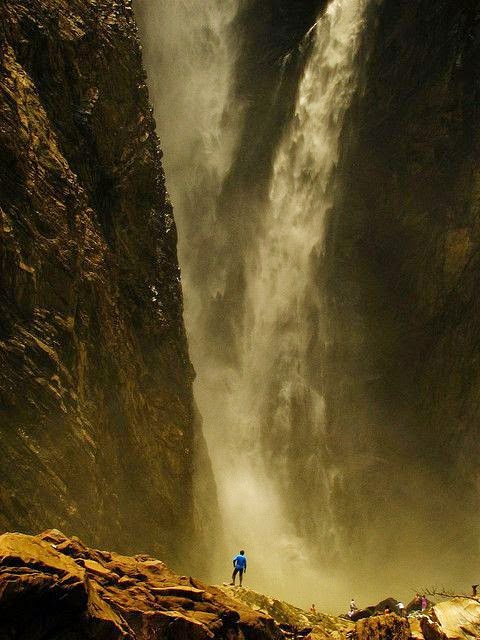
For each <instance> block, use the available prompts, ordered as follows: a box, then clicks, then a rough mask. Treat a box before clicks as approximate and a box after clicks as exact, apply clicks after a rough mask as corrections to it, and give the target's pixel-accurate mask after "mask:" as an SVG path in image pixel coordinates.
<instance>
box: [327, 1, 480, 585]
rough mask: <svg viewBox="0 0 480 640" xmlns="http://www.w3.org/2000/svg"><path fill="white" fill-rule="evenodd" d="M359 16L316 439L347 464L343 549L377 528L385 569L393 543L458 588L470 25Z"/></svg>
mask: <svg viewBox="0 0 480 640" xmlns="http://www.w3.org/2000/svg"><path fill="white" fill-rule="evenodd" d="M371 13H372V16H373V19H374V21H376V30H375V33H374V34H373V32H372V34H371V37H370V42H366V43H365V48H366V50H368V52H369V54H368V56H367V55H366V56H365V60H366V64H365V67H364V71H363V85H362V89H361V92H359V95H358V96H357V99H356V101H355V102H354V104H353V106H352V109H351V110H350V114H349V119H348V122H349V126H348V129H347V130H346V131H345V132H344V141H345V147H344V153H343V160H342V166H341V177H342V186H341V189H340V193H339V194H338V197H337V202H336V206H335V210H334V212H333V213H332V215H331V218H330V228H329V234H328V238H327V247H328V258H327V265H326V266H327V289H328V303H327V306H328V308H329V309H330V312H331V322H330V329H329V340H330V343H329V347H328V353H327V358H328V366H327V374H326V380H327V386H328V391H327V395H328V411H329V423H330V428H331V430H332V436H333V437H334V438H335V448H336V454H337V455H339V456H342V458H343V459H347V460H349V461H350V470H349V471H348V473H347V475H346V476H345V478H344V484H343V486H341V485H340V484H339V485H338V486H337V490H338V504H337V506H338V507H339V513H341V512H343V513H344V514H347V515H346V517H345V516H343V515H342V518H343V519H344V522H346V523H348V524H347V526H348V527H349V528H350V530H349V531H348V533H347V536H348V539H349V540H350V542H352V539H354V540H355V541H356V543H357V544H363V545H366V546H368V547H369V548H371V549H372V548H373V547H375V545H376V544H377V542H379V541H378V538H377V537H376V536H375V534H374V535H373V538H372V537H369V535H367V538H370V539H369V540H365V539H364V540H363V541H362V542H360V539H361V538H362V536H363V533H361V532H362V531H371V532H375V531H378V530H379V528H380V529H381V530H382V542H381V548H382V549H383V551H384V553H385V554H386V555H387V556H388V557H389V558H395V557H396V554H397V551H398V552H400V550H398V541H399V535H398V531H401V532H402V536H401V537H402V540H403V549H402V552H403V553H406V554H412V555H411V557H412V558H413V557H416V556H417V554H419V553H422V554H423V555H422V558H423V562H424V566H425V568H426V570H427V571H430V575H431V576H433V575H440V574H439V569H440V567H439V564H438V563H439V560H438V558H437V557H436V550H438V549H442V564H443V566H444V568H445V567H447V566H448V568H449V569H451V570H452V573H451V576H452V578H453V579H455V578H454V577H453V576H456V575H459V574H460V571H461V569H460V567H461V566H463V567H464V570H465V572H468V566H466V565H465V560H464V558H467V557H468V556H469V553H474V554H476V553H477V552H478V547H477V542H476V536H477V526H478V518H477V515H476V514H477V513H478V493H477V489H476V487H475V485H476V483H477V482H478V438H477V437H476V436H474V434H476V432H477V429H476V428H475V427H476V425H477V424H478V411H477V407H478V401H479V394H478V388H479V376H480V366H479V362H480V361H479V358H478V342H479V338H480V323H479V321H478V286H479V284H480V281H479V279H480V264H479V261H478V251H477V247H478V242H479V239H480V237H479V226H478V207H479V198H478V185H479V182H478V180H479V173H478V153H479V148H480V147H479V134H478V132H479V123H480V112H479V106H478V105H479V100H478V98H479V95H478V91H479V80H480V77H479V71H478V64H477V60H478V52H479V46H480V34H479V19H480V14H479V9H478V3H473V2H467V1H465V2H458V3H453V4H452V3H449V2H436V3H435V7H433V6H432V3H429V2H426V1H423V0H418V1H416V2H409V3H397V2H394V1H389V0H386V1H385V2H383V3H379V4H377V3H372V5H371ZM352 463H355V464H352ZM355 465H356V468H355ZM343 492H346V494H344V496H346V497H345V498H344V499H342V498H341V497H340V496H341V495H342V493H343ZM347 496H348V497H347ZM452 522H454V523H455V530H456V534H455V539H453V537H452V532H451V526H452ZM352 523H355V526H354V527H353V529H352V527H351V525H352ZM370 545H371V546H370ZM354 546H355V544H354ZM427 549H428V550H427ZM430 549H433V552H432V553H431V552H430ZM467 550H468V551H467ZM375 552H376V553H378V548H377V549H376V551H375ZM393 562H395V560H393ZM468 562H469V561H467V563H468ZM431 579H433V578H431Z"/></svg>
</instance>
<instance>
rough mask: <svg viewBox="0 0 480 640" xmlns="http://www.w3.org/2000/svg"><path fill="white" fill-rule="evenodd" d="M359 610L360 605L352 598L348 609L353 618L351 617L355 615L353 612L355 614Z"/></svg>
mask: <svg viewBox="0 0 480 640" xmlns="http://www.w3.org/2000/svg"><path fill="white" fill-rule="evenodd" d="M357 611H358V607H357V605H356V602H355V600H354V599H353V598H352V599H351V600H350V607H349V609H348V615H349V617H350V618H351V617H352V616H353V614H354V613H357Z"/></svg>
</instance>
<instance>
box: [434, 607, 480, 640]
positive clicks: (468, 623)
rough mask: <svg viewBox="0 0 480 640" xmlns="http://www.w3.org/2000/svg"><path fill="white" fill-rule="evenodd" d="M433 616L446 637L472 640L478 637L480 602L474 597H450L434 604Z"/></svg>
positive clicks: (479, 630)
mask: <svg viewBox="0 0 480 640" xmlns="http://www.w3.org/2000/svg"><path fill="white" fill-rule="evenodd" d="M433 612H434V616H435V618H436V620H438V623H439V624H440V625H441V628H442V631H443V632H444V633H445V637H446V638H461V639H462V640H463V639H464V638H465V640H472V638H478V637H480V602H479V601H478V600H477V599H475V598H452V599H451V600H445V601H444V602H440V603H439V604H436V605H435V606H434V608H433Z"/></svg>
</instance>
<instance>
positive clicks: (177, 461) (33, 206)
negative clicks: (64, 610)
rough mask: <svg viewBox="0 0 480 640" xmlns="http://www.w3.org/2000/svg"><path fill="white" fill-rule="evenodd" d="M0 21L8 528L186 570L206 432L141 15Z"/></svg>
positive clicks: (0, 399) (0, 378)
mask: <svg viewBox="0 0 480 640" xmlns="http://www.w3.org/2000/svg"><path fill="white" fill-rule="evenodd" d="M0 25H1V26H0V29H1V61H0V74H1V78H0V85H1V92H0V162H1V167H2V172H1V175H0V215H1V226H0V260H1V271H0V300H1V314H0V451H1V456H0V476H1V477H2V486H1V488H0V529H4V530H5V529H10V530H11V529H14V530H20V531H24V532H36V531H38V530H40V529H42V528H45V527H46V526H49V527H52V526H56V527H61V528H63V529H64V530H67V531H69V532H70V533H75V534H79V535H81V536H82V537H84V539H85V540H86V541H87V542H89V543H91V544H95V545H97V546H106V545H107V544H108V546H109V547H110V548H111V547H113V548H116V549H117V550H119V551H124V552H126V551H131V550H132V549H133V548H135V549H137V550H145V551H149V552H155V553H157V554H158V555H161V556H162V557H164V558H165V559H167V560H169V561H173V562H178V560H179V558H180V556H182V554H183V552H184V547H185V541H186V540H188V541H189V542H190V541H191V537H192V536H195V527H196V523H195V519H196V516H195V515H194V511H195V510H196V512H197V514H198V509H195V505H194V496H193V486H192V475H193V473H194V471H195V465H196V461H195V458H194V455H195V449H196V447H197V445H198V444H201V443H202V436H201V433H200V431H199V429H200V427H199V424H198V420H197V418H196V416H195V410H194V405H193V397H192V388H191V385H192V379H193V375H194V374H193V369H192V367H191V364H190V361H189V357H188V352H187V344H186V339H185V334H184V327H183V321H182V294H181V288H180V273H179V269H178V265H177V258H176V229H175V223H174V221H173V217H172V209H171V205H170V204H169V201H168V198H167V194H166V190H165V184H164V176H163V170H162V166H161V152H160V150H159V146H158V141H157V138H156V135H155V132H154V127H155V123H154V120H153V117H152V113H151V110H150V107H149V103H148V95H147V89H146V85H145V76H144V73H143V70H142V65H141V57H140V49H139V44H138V40H137V32H136V26H135V22H134V19H133V13H132V9H131V7H130V2H129V0H114V1H113V2H112V1H110V0H109V1H107V0H95V1H92V2H84V1H81V0H72V1H69V2H67V1H66V0H20V1H17V0H15V1H13V0H11V1H10V0H6V1H5V2H3V3H2V4H1V7H0ZM201 467H202V469H203V487H204V490H205V492H206V493H209V494H210V499H211V504H212V505H215V494H214V489H213V481H212V478H211V475H209V474H210V470H209V462H208V459H206V458H205V457H203V459H202V460H201ZM214 512H215V508H214V506H213V507H212V513H214ZM184 560H185V562H189V560H188V558H186V557H184Z"/></svg>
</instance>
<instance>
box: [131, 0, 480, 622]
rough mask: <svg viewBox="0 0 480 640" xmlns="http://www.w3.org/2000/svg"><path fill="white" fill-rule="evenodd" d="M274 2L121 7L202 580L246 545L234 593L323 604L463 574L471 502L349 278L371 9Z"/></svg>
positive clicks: (367, 279) (378, 8) (363, 0)
mask: <svg viewBox="0 0 480 640" xmlns="http://www.w3.org/2000/svg"><path fill="white" fill-rule="evenodd" d="M287 4H288V3H287ZM292 4H294V5H295V6H294V7H293V6H292V7H290V8H287V7H286V3H282V2H274V1H273V0H272V1H271V2H268V3H257V2H254V1H253V0H252V1H251V2H240V0H238V1H237V0H228V1H227V0H225V1H223V2H218V1H216V0H205V1H203V0H192V1H191V2H179V1H176V0H165V1H164V2H155V1H154V0H136V7H135V9H136V13H137V17H138V20H139V23H140V28H141V36H142V40H143V46H144V63H145V65H146V68H147V75H148V84H149V90H150V96H151V99H152V101H153V104H154V112H155V117H156V121H157V130H158V134H159V137H160V141H161V146H162V149H163V151H164V154H165V155H164V166H165V171H166V178H167V187H168V190H169V193H170V197H171V200H172V203H173V205H174V212H175V218H176V222H177V226H178V237H179V243H178V250H179V261H180V265H181V269H182V284H183V291H184V317H185V322H186V327H187V333H188V339H189V348H190V354H191V358H192V362H193V364H194V367H195V369H196V373H197V378H196V382H195V396H196V399H197V403H198V407H199V411H200V413H201V415H202V418H203V428H204V433H205V438H206V441H207V446H208V451H209V455H210V458H211V460H212V465H213V471H214V475H215V480H216V483H217V488H218V500H219V505H220V511H221V514H222V520H223V527H224V531H225V539H226V544H227V546H228V549H224V548H218V549H212V554H213V555H214V556H215V557H214V559H213V561H212V567H213V569H212V570H213V575H212V577H211V579H213V580H215V581H219V582H222V581H228V580H229V574H230V570H231V569H230V565H231V561H230V556H233V555H234V554H236V553H237V552H238V550H239V549H240V548H244V549H245V550H246V555H247V557H248V562H249V569H248V572H247V575H246V582H247V583H248V586H249V587H251V588H254V589H257V590H259V591H262V592H266V593H271V594H272V595H275V596H278V597H281V598H284V599H286V600H289V601H291V602H293V603H296V604H298V605H301V606H304V607H306V606H307V605H309V604H310V603H311V602H316V603H317V607H318V608H320V609H322V610H325V611H332V612H338V611H339V610H342V608H343V609H345V608H346V607H347V603H348V601H349V599H350V598H351V597H352V596H355V597H356V599H357V601H360V602H361V603H363V604H364V605H366V604H371V603H373V602H376V601H379V600H381V599H382V598H384V597H386V596H390V595H394V596H395V597H398V598H401V599H403V600H406V601H408V600H409V599H410V596H411V595H412V593H413V592H414V591H416V590H418V589H422V588H424V587H425V586H428V585H437V584H444V583H447V584H449V585H451V586H452V587H453V588H455V589H457V588H458V589H461V588H462V587H463V585H464V583H465V582H466V583H467V584H470V581H474V582H475V576H474V575H472V574H471V573H470V572H471V569H469V568H468V563H465V562H463V563H461V561H459V558H461V554H462V550H463V549H465V548H468V549H470V550H474V549H475V551H476V552H477V553H478V550H477V549H476V543H475V542H474V541H473V538H474V534H475V532H476V531H477V530H478V529H477V527H476V525H470V526H469V525H468V524H465V523H466V522H467V521H468V517H467V518H466V517H465V516H464V515H463V512H464V508H465V506H466V508H467V512H468V513H469V514H470V513H472V512H474V510H475V505H476V494H475V492H473V491H472V490H471V488H468V489H467V485H466V484H463V485H462V484H461V483H459V484H458V485H454V486H452V476H451V474H450V473H448V472H445V469H446V468H447V467H448V465H449V463H450V461H448V460H446V459H445V457H444V454H445V450H443V451H438V450H435V451H433V450H431V449H430V448H429V445H428V439H425V440H422V438H423V435H422V434H423V427H422V422H421V418H419V417H418V415H417V414H415V415H414V416H413V417H412V415H411V414H409V415H407V414H408V412H409V411H410V412H411V407H412V406H414V405H415V406H416V405H417V402H418V399H417V396H415V394H411V393H410V395H409V396H408V397H409V402H408V403H407V404H408V405H409V407H408V411H407V410H406V409H405V405H404V404H403V400H402V399H404V398H405V397H406V396H407V391H406V384H407V382H406V381H405V380H404V379H403V378H402V376H399V375H398V373H397V375H393V374H392V369H393V365H392V362H393V360H394V359H395V358H397V359H398V360H400V361H401V359H402V357H405V354H406V353H407V348H405V352H404V353H403V354H402V355H399V354H398V353H393V352H392V350H391V349H390V347H389V338H390V336H391V334H392V332H393V331H394V328H393V327H395V326H396V325H395V322H396V320H393V319H392V318H393V316H394V315H395V314H394V310H397V311H398V306H397V304H398V303H397V302H392V301H391V300H390V295H391V294H390V293H389V294H388V296H389V297H388V298H386V297H385V290H388V282H385V280H383V279H382V277H381V265H382V264H383V263H381V262H380V263H379V264H380V267H379V266H378V265H375V267H371V265H368V266H366V263H367V262H368V260H369V258H368V255H370V254H368V249H369V248H368V233H367V231H365V229H360V231H359V228H360V227H361V225H362V223H363V222H365V220H364V219H362V218H358V219H357V218H355V216H353V215H352V205H351V201H352V200H350V199H349V198H352V195H351V191H349V186H350V185H349V180H350V181H352V175H354V176H355V175H357V173H358V175H362V176H363V175H364V174H363V173H362V171H364V167H363V160H362V154H365V153H366V152H365V149H366V148H367V147H368V141H365V140H363V142H362V144H363V145H364V146H363V147H362V148H361V149H360V146H359V145H360V142H361V131H362V126H363V121H362V122H361V118H362V117H366V116H363V115H361V114H363V111H362V110H363V109H365V108H366V107H365V106H364V102H363V101H364V96H365V94H366V92H367V89H368V86H373V85H374V81H375V77H374V76H371V75H369V69H372V68H373V63H372V62H371V60H372V59H373V60H375V56H376V55H377V57H378V58H379V59H380V58H381V53H379V48H381V42H382V40H381V38H382V37H383V32H382V31H381V27H382V17H383V18H384V13H383V12H384V6H385V5H388V3H385V5H384V4H383V3H381V2H376V1H374V0H371V1H370V2H369V1H368V0H332V1H331V2H330V3H329V4H328V6H327V7H325V6H324V4H325V3H322V2H301V3H292ZM387 8H388V7H387ZM386 10H387V9H385V11H386ZM372 77H373V78H374V79H373V80H372ZM369 83H370V85H369ZM372 128H373V125H372ZM355 153H357V156H355ZM354 157H355V158H356V164H354V163H353V160H352V158H354ZM355 172H357V173H355ZM365 180H367V179H366V178H365ZM368 184H369V190H370V191H369V196H368V198H366V201H367V204H366V205H365V206H366V207H368V204H369V203H370V202H371V200H379V199H381V194H378V193H377V192H376V184H375V171H374V169H372V171H371V173H370V174H369V175H368ZM350 220H351V221H352V222H351V224H350ZM349 224H350V226H349ZM356 232H358V233H360V232H361V233H364V234H365V236H362V238H361V242H363V245H362V246H363V247H367V248H366V250H365V251H366V253H365V255H363V254H362V253H361V250H360V249H358V248H357V244H358V243H357V244H356V242H357V239H356V238H354V239H353V240H352V237H353V235H354V233H356ZM378 237H379V240H378V241H379V242H381V241H382V238H381V234H379V235H378ZM365 238H367V239H366V240H365ZM352 247H353V248H352ZM355 252H356V253H355ZM354 254H355V256H356V258H357V262H355V261H354V260H352V259H351V256H352V255H354ZM365 256H367V257H365ZM372 272H373V274H372ZM379 274H380V275H379ZM352 283H353V284H352ZM397 298H399V299H401V292H400V294H399V295H398V296H397ZM409 349H411V347H409ZM400 378H402V379H401V380H400ZM401 390H403V391H404V393H402V391H401ZM385 442H387V443H388V445H389V446H385ZM421 443H423V445H424V446H421ZM442 474H443V476H442ZM459 499H463V500H464V502H463V503H461V504H458V500H459ZM445 506H448V510H449V514H450V518H451V519H452V520H454V521H456V522H462V523H463V524H462V526H461V528H462V534H461V535H460V536H456V535H452V534H451V532H450V531H449V529H448V526H445V522H444V520H443V509H444V508H445ZM437 548H440V549H441V560H440V559H439V554H438V551H437V550H436V549H437ZM419 567H421V569H419Z"/></svg>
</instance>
